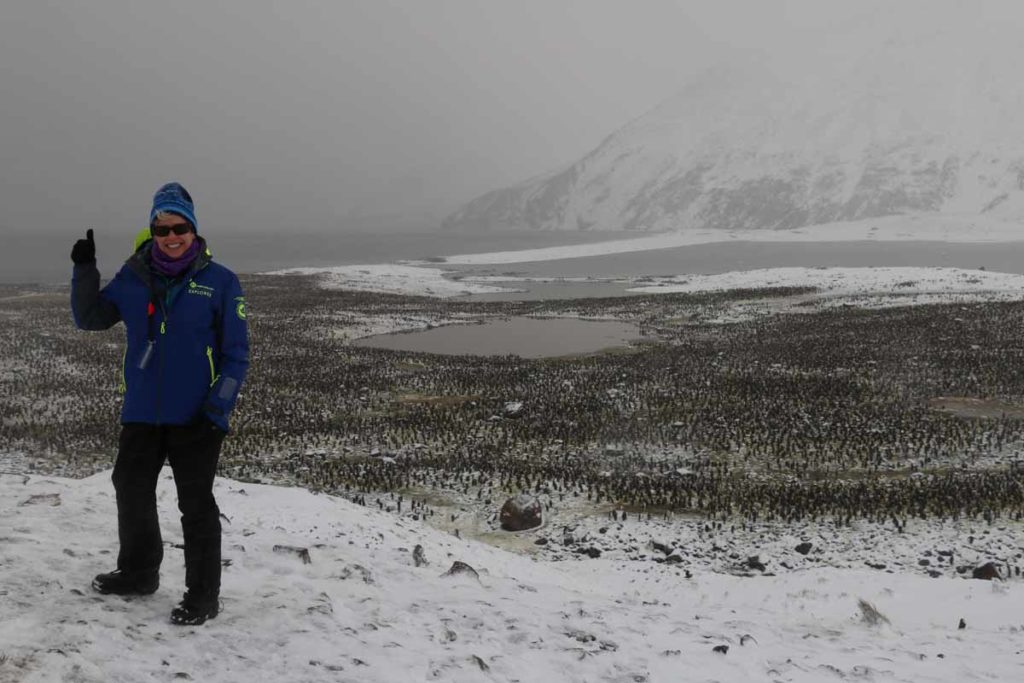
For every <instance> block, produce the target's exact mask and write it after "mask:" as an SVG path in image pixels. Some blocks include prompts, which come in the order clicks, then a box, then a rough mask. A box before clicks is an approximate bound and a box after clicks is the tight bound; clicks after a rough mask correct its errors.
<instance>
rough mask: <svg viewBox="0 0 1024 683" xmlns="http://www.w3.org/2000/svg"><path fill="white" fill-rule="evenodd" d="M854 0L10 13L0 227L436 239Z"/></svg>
mask: <svg viewBox="0 0 1024 683" xmlns="http://www.w3.org/2000/svg"><path fill="white" fill-rule="evenodd" d="M851 4H853V5H857V4H858V3H855V2H853V1H852V0H850V2H847V3H842V2H828V1H827V0H776V1H773V0H693V1H691V2H685V1H682V0H676V1H672V0H634V1H630V2H626V1H622V2H612V1H610V0H609V1H606V0H515V1H514V2H512V1H503V2H491V1H487V0H406V1H405V2H397V1H393V0H350V1H346V0H338V1H335V2H307V1H305V0H291V1H289V2H267V1H264V0H246V1H244V2H243V1H242V0H236V1H235V2H217V1H214V0H210V1H206V2H193V1H191V0H184V1H178V2H170V3H169V2H142V1H139V0H134V1H131V2H128V1H123V2H122V1H114V0H93V1H91V2H86V1H84V0H83V1H81V2H75V1H74V0H64V1H63V2H52V1H50V0H4V2H3V3H2V4H0V206H2V207H3V213H2V214H0V229H3V230H12V229H13V230H19V231H20V230H22V229H28V230H54V229H61V230H66V226H67V225H68V224H69V223H72V224H76V225H96V226H109V227H111V228H116V229H129V228H135V227H142V225H143V224H144V221H145V219H146V216H147V211H148V207H149V201H150V197H151V195H152V193H153V191H154V190H155V188H156V187H157V186H158V185H159V184H160V183H162V182H164V181H166V180H170V179H177V180H180V181H181V182H183V183H184V184H185V185H186V186H187V187H189V189H190V190H191V191H192V192H193V195H194V196H195V197H196V200H197V208H198V215H199V220H200V223H201V225H203V226H206V227H215V228H218V229H239V228H244V227H248V228H258V229H266V228H274V227H286V228H291V229H303V230H316V231H321V230H366V229H371V228H382V227H385V226H391V227H399V228H403V227H404V228H409V227H414V226H415V227H423V228H426V227H431V226H432V225H435V224H436V222H437V221H438V220H439V219H440V218H442V217H443V215H444V213H446V212H447V211H450V210H452V209H454V208H456V206H457V205H458V204H460V203H462V202H464V201H468V200H469V199H472V198H473V197H474V196H476V195H478V194H480V193H482V192H485V191H487V190H490V189H494V188H496V187H499V186H503V185H507V184H511V183H513V182H517V181H519V180H523V179H525V178H527V177H529V176H532V175H536V174H538V173H542V172H546V171H549V170H552V169H555V168H557V167H559V166H562V165H565V164H568V163H570V162H572V161H574V160H576V159H577V158H578V157H580V156H581V155H583V154H584V153H586V152H587V151H589V150H590V149H592V148H593V147H595V146H596V145H597V144H598V143H599V142H600V141H601V139H602V138H604V137H605V136H606V135H608V134H609V133H611V132H613V131H614V130H615V129H617V128H618V127H620V126H621V125H623V124H624V123H626V122H627V121H628V120H630V119H632V118H635V117H637V116H639V115H641V114H643V113H644V112H645V111H647V110H649V109H651V108H652V107H653V106H655V105H656V104H657V103H658V102H659V101H660V100H662V99H664V98H666V97H668V96H669V95H671V94H672V93H673V92H674V91H675V90H677V89H678V88H679V87H680V86H681V85H682V84H683V83H685V82H686V81H687V80H688V78H689V77H690V76H692V75H693V74H694V73H695V72H697V71H699V70H702V69H704V68H706V67H708V66H711V65H713V64H714V63H717V62H718V61H720V60H721V59H723V58H725V57H735V55H736V54H737V53H738V52H740V53H742V52H743V51H744V50H747V49H756V48H758V47H761V48H764V47H767V48H768V49H772V47H773V46H784V45H786V44H788V43H789V42H791V41H792V40H793V37H794V36H797V35H799V34H800V33H801V32H808V31H810V32H814V31H819V30H820V29H821V27H822V26H826V25H827V24H828V22H830V21H834V20H835V19H836V17H837V16H839V15H841V14H842V13H843V11H844V8H846V7H849V6H850V5H851ZM861 6H862V5H861ZM389 214H393V217H389Z"/></svg>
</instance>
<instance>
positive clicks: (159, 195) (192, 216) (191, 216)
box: [149, 183, 199, 233]
mask: <svg viewBox="0 0 1024 683" xmlns="http://www.w3.org/2000/svg"><path fill="white" fill-rule="evenodd" d="M161 211H169V212H171V213H176V214H178V215H179V216H181V217H182V218H184V219H185V220H187V221H188V222H189V223H191V224H192V231H193V232H196V233H198V232H199V223H198V222H197V221H196V209H195V206H194V205H193V204H192V195H190V194H189V193H188V190H186V189H185V188H184V187H183V186H182V185H181V183H167V184H166V185H164V186H163V187H161V188H160V189H159V190H157V191H156V194H155V195H153V209H152V211H150V212H149V224H150V225H153V221H154V220H156V215H157V214H158V213H160V212H161Z"/></svg>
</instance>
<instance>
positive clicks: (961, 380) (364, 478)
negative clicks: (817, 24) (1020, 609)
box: [0, 276, 1024, 526]
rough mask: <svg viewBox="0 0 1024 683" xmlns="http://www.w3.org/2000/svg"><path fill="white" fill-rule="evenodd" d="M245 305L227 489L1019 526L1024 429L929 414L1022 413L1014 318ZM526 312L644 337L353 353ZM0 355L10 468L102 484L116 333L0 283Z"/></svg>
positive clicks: (252, 290) (519, 306) (225, 466)
mask: <svg viewBox="0 0 1024 683" xmlns="http://www.w3.org/2000/svg"><path fill="white" fill-rule="evenodd" d="M243 287H244V288H245V290H246V293H247V299H248V308H249V322H250V335H251V346H252V358H251V361H252V365H251V368H250V374H249V379H248V381H247V383H246V386H245V388H244V391H243V394H242V397H241V399H240V401H239V405H238V408H237V409H236V411H235V416H234V422H233V431H234V433H233V436H232V438H229V439H228V440H227V441H226V442H225V447H224V451H223V454H222V458H221V474H222V475H224V476H229V477H232V478H236V479H240V480H243V481H262V482H284V483H293V484H298V485H302V486H306V487H309V488H311V489H314V490H320V491H327V492H332V493H339V494H344V495H348V496H349V497H351V498H353V499H354V500H357V501H363V502H364V501H365V500H366V494H374V495H376V494H381V493H384V494H394V496H399V498H398V500H399V501H402V500H403V499H402V498H401V494H402V493H406V494H408V492H410V491H424V490H425V491H436V492H453V493H457V494H459V495H460V496H463V497H469V498H475V499H477V500H480V501H486V500H491V501H492V504H493V505H494V506H495V507H500V505H501V503H502V502H503V501H504V497H505V496H507V495H512V494H515V493H519V492H526V493H535V494H542V495H544V499H545V500H547V501H548V503H547V505H548V506H557V505H559V504H560V503H562V502H563V501H566V500H570V499H571V500H573V501H575V502H577V503H578V502H580V501H584V500H585V501H588V502H589V503H591V504H593V505H594V506H595V508H600V509H603V510H620V511H629V512H633V513H641V514H647V515H651V514H669V513H680V514H694V515H699V516H702V517H705V518H707V519H710V520H718V521H724V520H729V519H732V520H738V519H740V520H747V521H750V522H770V521H777V522H787V521H797V520H824V519H828V520H833V521H838V522H839V523H844V522H850V521H851V520H858V519H865V520H872V521H882V522H886V521H892V522H893V523H895V524H896V525H897V526H898V525H900V524H901V520H906V519H908V518H939V519H957V518H964V517H967V518H979V519H984V520H987V521H988V522H990V523H991V522H992V521H993V520H994V519H997V518H1006V519H1020V518H1021V516H1022V513H1024V486H1022V474H1021V470H1020V469H1019V468H1018V467H1017V461H1018V457H1019V455H1020V453H1021V450H1022V449H1024V420H1021V419H1019V417H1017V416H1016V415H1014V414H1007V413H1003V412H999V411H993V412H992V414H990V415H985V416H978V417H969V418H965V417H958V416H956V415H952V414H949V413H946V412H940V411H937V410H934V409H933V408H931V407H930V406H929V401H931V400H932V399H935V398H937V397H949V396H953V397H974V398H983V399H994V400H995V399H998V400H999V401H1002V402H1003V403H1002V404H1000V405H1012V404H1014V403H1015V402H1016V403H1018V404H1019V403H1024V335H1022V334H1021V330H1022V329H1024V302H1003V303H951V304H929V305H920V306H905V307H894V308H888V309H880V310H864V309H860V308H855V307H841V308H834V309H821V310H818V309H816V308H814V307H813V306H808V307H807V308H806V311H805V312H802V313H798V314H786V315H771V314H766V315H762V316H754V317H750V318H748V319H745V320H744V319H740V320H738V321H737V322H732V323H721V322H717V321H718V320H720V319H722V317H723V316H724V315H725V314H726V313H727V312H728V311H729V310H730V307H731V306H734V305H736V304H739V303H742V304H744V305H749V304H751V303H752V302H753V303H754V304H758V303H770V302H772V301H777V300H786V299H790V300H792V299H793V297H798V296H801V295H806V294H808V293H809V292H810V290H806V289H795V288H788V289H786V288H776V289H763V290H734V291H731V292H719V293H706V294H663V295H648V296H630V297H618V298H608V299H575V300H564V301H526V302H522V301H517V302H472V301H457V300H456V301H452V300H437V299H429V298H421V297H408V296H396V295H382V294H373V293H358V292H346V291H332V290H328V289H322V288H321V287H319V286H318V282H317V280H316V279H315V278H314V277H309V276H249V277H246V278H243ZM801 310H803V309H801ZM520 315H531V316H582V317H586V318H595V319H618V320H623V321H628V322H633V323H635V324H637V325H638V326H639V327H640V329H641V331H642V333H643V335H644V336H645V338H646V341H645V342H644V343H642V344H638V345H637V346H636V347H635V348H632V349H629V350H628V351H625V352H617V353H601V354H591V355H586V356H579V357H563V358H554V359H540V360H524V359H521V358H519V357H516V356H497V357H496V356H473V355H436V354H424V353H409V352H402V351H390V350H383V349H373V348H364V347H355V346H352V345H351V344H350V343H349V341H348V340H349V336H350V335H348V334H347V333H346V329H349V330H351V329H353V326H355V325H356V324H357V322H359V323H365V322H366V321H368V320H370V321H401V320H402V319H403V318H406V319H416V320H421V319H424V318H426V319H430V320H437V321H438V322H443V321H445V320H451V319H455V318H460V319H466V318H479V319H487V318H498V317H506V316H520ZM0 344H2V347H3V348H4V350H5V352H4V354H3V356H2V357H0V416H2V419H0V451H7V452H18V453H23V454H25V456H26V457H25V459H24V460H23V461H22V462H23V465H22V469H25V470H31V471H35V472H43V473H54V474H64V475H70V476H84V475H87V474H92V473H94V472H96V471H99V470H101V469H104V468H107V467H110V465H111V463H112V458H113V453H114V449H115V447H116V442H117V431H118V420H117V411H118V409H119V401H118V385H119V384H120V367H121V363H122V362H123V359H122V353H123V331H122V330H121V329H120V328H119V327H116V328H114V329H113V330H110V331H109V332H105V333H93V334H84V333H81V332H79V331H77V330H75V329H74V326H73V324H72V322H71V318H70V312H69V311H68V304H67V292H66V288H64V289H62V288H57V287H53V288H45V287H31V288H29V287H14V286H3V287H0ZM517 403H518V404H521V405H520V406H518V407H516V408H515V409H514V410H510V409H509V405H510V404H512V405H514V404H517ZM394 496H392V499H393V498H394ZM377 500H379V498H378V499H377ZM399 504H401V502H399ZM409 505H410V506H412V509H415V510H417V513H418V514H422V515H424V516H427V515H431V514H434V511H433V510H431V509H430V508H429V506H428V505H426V504H424V503H423V502H416V501H415V500H411V499H410V500H409ZM406 510H407V511H408V510H409V508H407V509H406Z"/></svg>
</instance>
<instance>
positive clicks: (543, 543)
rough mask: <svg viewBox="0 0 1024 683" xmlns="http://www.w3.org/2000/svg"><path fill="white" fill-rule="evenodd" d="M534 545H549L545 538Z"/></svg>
mask: <svg viewBox="0 0 1024 683" xmlns="http://www.w3.org/2000/svg"><path fill="white" fill-rule="evenodd" d="M534 544H536V545H547V544H548V539H546V538H544V537H543V536H541V537H540V538H538V539H537V540H536V541H534Z"/></svg>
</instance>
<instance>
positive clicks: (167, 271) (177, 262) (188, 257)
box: [150, 236, 199, 278]
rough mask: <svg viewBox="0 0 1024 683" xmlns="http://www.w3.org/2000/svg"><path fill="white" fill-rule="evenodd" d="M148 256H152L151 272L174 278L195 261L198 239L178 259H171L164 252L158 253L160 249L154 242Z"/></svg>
mask: <svg viewBox="0 0 1024 683" xmlns="http://www.w3.org/2000/svg"><path fill="white" fill-rule="evenodd" d="M150 254H151V256H152V259H151V261H150V262H151V263H152V264H153V270H155V271H156V272H158V273H160V274H161V275H163V276H165V277H169V278H176V277H178V276H179V275H181V274H182V273H184V272H185V271H186V270H188V268H189V266H191V265H192V262H193V261H195V260H196V256H198V255H199V237H198V236H197V237H196V238H195V239H194V240H192V246H190V247H189V248H188V249H186V250H185V253H184V254H182V255H181V256H179V257H178V258H171V257H170V256H168V255H167V254H165V253H164V252H162V251H160V247H158V246H157V244H156V240H153V246H152V248H151V251H150Z"/></svg>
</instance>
